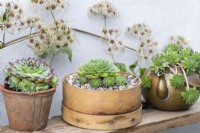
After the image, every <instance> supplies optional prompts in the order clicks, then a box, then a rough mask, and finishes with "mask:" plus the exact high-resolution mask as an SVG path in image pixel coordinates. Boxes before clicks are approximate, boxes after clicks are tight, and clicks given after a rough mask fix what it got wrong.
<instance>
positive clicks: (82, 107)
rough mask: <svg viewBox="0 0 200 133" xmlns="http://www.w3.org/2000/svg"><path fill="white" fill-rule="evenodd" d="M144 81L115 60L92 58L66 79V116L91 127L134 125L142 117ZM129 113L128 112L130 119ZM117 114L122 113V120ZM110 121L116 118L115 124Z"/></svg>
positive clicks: (63, 108)
mask: <svg viewBox="0 0 200 133" xmlns="http://www.w3.org/2000/svg"><path fill="white" fill-rule="evenodd" d="M140 84H141V82H140V79H139V78H138V77H136V76H135V75H131V74H129V73H123V72H119V69H118V68H117V67H116V66H115V64H113V63H110V62H108V61H106V60H103V59H95V60H90V61H89V62H88V63H86V64H84V65H82V66H81V67H79V70H78V71H77V72H76V73H73V74H70V75H67V76H66V77H65V78H64V79H63V107H62V117H63V119H64V120H65V121H66V122H68V123H70V124H72V125H75V126H78V127H82V128H89V129H100V130H109V129H120V128H126V127H130V126H134V125H136V124H137V123H139V122H140V121H141V99H140V97H141V89H140ZM78 112H79V113H78ZM125 115H128V116H127V119H126V120H125V119H123V117H124V116H125ZM116 116H118V117H119V116H120V117H119V119H118V120H114V117H116ZM104 118H105V119H106V120H105V119H104ZM90 119H95V121H90ZM103 119H104V123H102V120H103ZM133 119H134V121H133V122H131V123H130V122H128V121H129V120H133ZM74 120H77V121H74ZM110 121H112V122H113V123H115V121H116V124H115V126H114V125H112V124H110ZM124 123H129V124H124ZM105 125H108V126H105Z"/></svg>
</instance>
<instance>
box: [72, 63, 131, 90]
mask: <svg viewBox="0 0 200 133" xmlns="http://www.w3.org/2000/svg"><path fill="white" fill-rule="evenodd" d="M118 64H120V65H122V66H121V67H122V68H123V70H124V69H125V66H123V64H122V63H118ZM119 72H120V70H119V69H118V68H117V67H116V64H113V63H109V62H108V61H106V60H103V59H95V60H90V61H89V62H88V63H87V64H85V65H83V66H81V67H80V68H79V70H78V72H77V77H76V80H78V81H79V83H80V84H90V86H91V87H92V88H98V87H105V88H108V87H112V86H124V85H126V83H127V79H126V77H125V76H123V75H121V74H120V73H119Z"/></svg>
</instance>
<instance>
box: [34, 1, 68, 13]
mask: <svg viewBox="0 0 200 133" xmlns="http://www.w3.org/2000/svg"><path fill="white" fill-rule="evenodd" d="M31 2H32V3H34V4H38V5H41V6H43V7H44V9H45V10H47V11H48V10H51V11H53V10H57V9H64V8H65V2H67V0H31Z"/></svg>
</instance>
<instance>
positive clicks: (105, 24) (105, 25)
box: [104, 16, 107, 28]
mask: <svg viewBox="0 0 200 133" xmlns="http://www.w3.org/2000/svg"><path fill="white" fill-rule="evenodd" d="M106 19H107V18H106V16H104V27H105V28H106V27H107V23H106Z"/></svg>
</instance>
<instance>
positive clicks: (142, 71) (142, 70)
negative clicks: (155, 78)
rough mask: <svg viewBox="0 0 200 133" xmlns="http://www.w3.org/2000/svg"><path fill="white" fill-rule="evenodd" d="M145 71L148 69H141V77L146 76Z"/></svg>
mask: <svg viewBox="0 0 200 133" xmlns="http://www.w3.org/2000/svg"><path fill="white" fill-rule="evenodd" d="M145 71H146V68H139V72H140V77H142V76H143V75H144V73H145Z"/></svg>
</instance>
